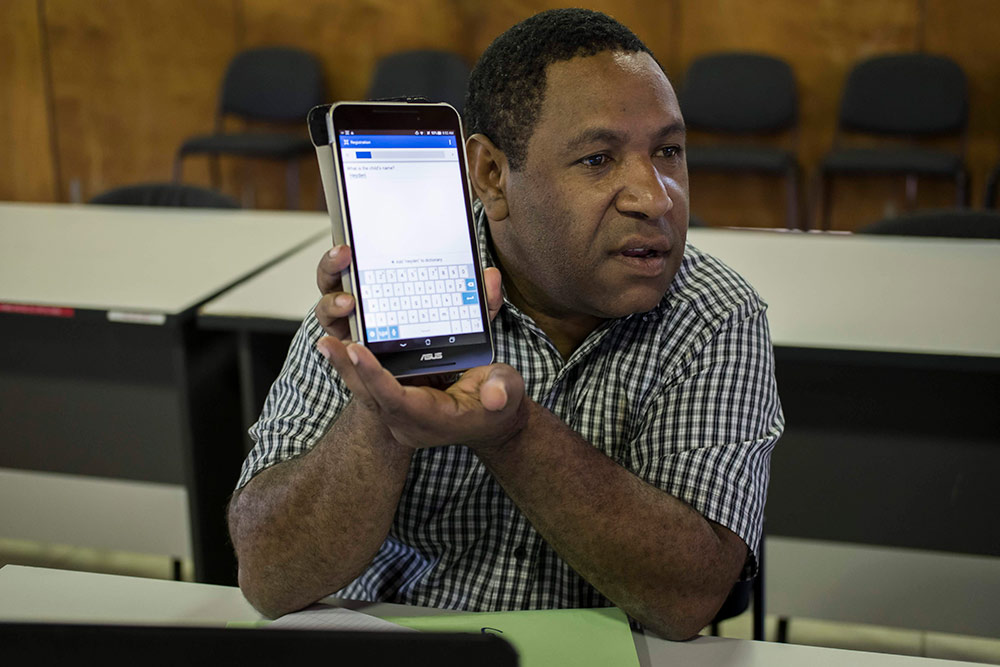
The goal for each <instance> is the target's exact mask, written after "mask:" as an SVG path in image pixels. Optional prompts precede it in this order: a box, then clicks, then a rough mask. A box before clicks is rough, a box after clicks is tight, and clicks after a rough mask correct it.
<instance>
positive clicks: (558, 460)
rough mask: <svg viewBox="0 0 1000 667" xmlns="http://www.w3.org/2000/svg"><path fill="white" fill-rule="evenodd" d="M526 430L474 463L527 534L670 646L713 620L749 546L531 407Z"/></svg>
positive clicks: (485, 451) (483, 452) (484, 451)
mask: <svg viewBox="0 0 1000 667" xmlns="http://www.w3.org/2000/svg"><path fill="white" fill-rule="evenodd" d="M528 412H529V418H528V421H527V425H526V426H525V428H524V429H523V430H522V431H521V432H520V433H518V434H517V436H515V437H514V438H512V439H511V440H510V441H508V442H507V443H506V444H505V445H504V446H503V447H497V448H493V449H481V450H479V451H478V452H477V453H478V454H479V456H480V458H481V459H482V460H483V462H484V463H485V464H486V466H487V467H488V468H489V470H490V472H492V473H493V475H494V476H495V477H496V478H497V480H498V481H499V482H500V484H501V485H502V486H503V488H504V490H505V491H506V492H507V494H508V495H509V496H510V497H511V499H512V500H513V501H514V502H515V503H516V504H517V506H518V508H520V509H521V511H522V512H524V514H525V516H526V517H527V518H528V520H529V521H530V522H531V524H532V526H534V527H535V529H536V530H537V531H538V532H539V534H540V535H541V536H542V537H543V538H544V539H545V541H546V542H548V543H549V544H550V545H551V546H552V548H553V549H555V551H556V552H557V553H558V554H559V555H560V556H561V557H562V558H563V560H565V561H566V562H567V563H568V564H569V565H570V566H571V567H572V568H573V569H574V570H576V571H577V572H578V573H579V574H580V576H582V577H583V578H584V579H586V580H587V581H588V582H590V583H591V584H592V585H593V586H594V587H595V588H597V589H598V590H599V591H600V592H601V593H603V594H604V595H605V596H606V597H607V598H608V599H610V600H612V601H613V602H614V603H615V604H616V605H618V606H619V607H621V608H622V609H624V610H625V611H626V612H628V613H629V614H630V615H631V616H632V617H634V618H636V619H637V620H639V621H640V622H642V623H643V624H644V625H645V626H646V627H648V628H650V629H652V630H653V631H654V632H656V633H657V634H660V635H662V636H664V637H666V638H668V639H688V638H690V637H693V636H694V635H696V634H697V633H698V631H699V630H701V629H702V628H703V627H705V626H706V625H707V624H708V623H709V622H711V620H712V618H713V617H714V616H715V614H716V612H717V611H718V609H719V607H720V606H721V605H722V603H723V601H724V600H725V599H726V596H727V595H728V593H729V591H730V589H731V588H732V586H733V584H734V583H735V582H736V580H737V579H738V577H739V573H740V570H741V568H742V567H743V564H744V563H745V561H746V557H747V546H746V544H744V542H743V540H741V539H740V538H739V537H738V536H737V535H736V534H735V533H733V532H732V531H730V530H728V529H727V528H725V527H723V526H720V525H719V524H714V523H711V522H709V521H707V520H706V519H705V518H704V517H702V515H701V514H699V513H698V512H696V511H695V510H694V509H692V508H691V507H690V506H689V505H688V504H686V503H684V502H683V501H681V500H678V499H677V498H675V497H674V496H672V495H670V494H668V493H666V492H664V491H662V490H661V489H658V488H656V487H654V486H652V485H651V484H649V483H647V482H645V481H643V480H642V479H640V478H638V477H636V476H635V475H633V474H632V473H631V472H629V471H628V470H626V469H625V468H623V467H622V466H620V465H619V464H617V463H616V462H615V461H613V460H611V459H610V458H608V457H607V456H605V455H604V454H603V453H601V452H600V451H599V450H598V449H596V448H595V447H593V446H592V445H590V443H588V442H586V441H585V440H583V438H581V437H580V436H579V435H578V434H577V433H575V432H574V431H572V430H571V429H570V428H569V427H568V426H566V425H565V424H563V423H562V422H561V421H560V420H559V419H558V418H557V417H555V416H554V415H553V414H552V413H551V412H549V411H548V410H545V409H544V408H542V407H541V406H539V405H538V404H535V403H531V407H530V409H529V411H528Z"/></svg>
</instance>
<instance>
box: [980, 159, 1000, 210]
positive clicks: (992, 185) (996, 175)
mask: <svg viewBox="0 0 1000 667" xmlns="http://www.w3.org/2000/svg"><path fill="white" fill-rule="evenodd" d="M998 189H1000V165H998V166H997V167H996V168H995V169H994V170H993V171H991V172H990V177H989V180H987V181H986V195H985V197H984V199H983V208H996V207H997V194H998V193H997V190H998Z"/></svg>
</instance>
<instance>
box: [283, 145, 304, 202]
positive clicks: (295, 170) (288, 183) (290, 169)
mask: <svg viewBox="0 0 1000 667" xmlns="http://www.w3.org/2000/svg"><path fill="white" fill-rule="evenodd" d="M300 203H301V202H300V201H299V159H298V158H292V159H291V160H289V161H288V166H287V167H286V170H285V207H286V208H288V209H290V210H293V211H294V210H297V209H298V208H299V204H300Z"/></svg>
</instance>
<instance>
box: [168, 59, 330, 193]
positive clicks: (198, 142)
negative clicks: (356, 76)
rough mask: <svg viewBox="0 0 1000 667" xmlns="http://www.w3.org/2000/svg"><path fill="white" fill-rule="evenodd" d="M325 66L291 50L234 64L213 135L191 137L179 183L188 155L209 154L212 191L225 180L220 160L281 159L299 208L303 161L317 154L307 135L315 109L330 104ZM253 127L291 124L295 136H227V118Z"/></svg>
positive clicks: (177, 164)
mask: <svg viewBox="0 0 1000 667" xmlns="http://www.w3.org/2000/svg"><path fill="white" fill-rule="evenodd" d="M325 96H326V93H325V88H324V84H323V68H322V66H321V65H320V63H319V61H318V60H317V59H316V58H315V56H313V55H312V54H310V53H307V52H305V51H301V50H299V49H293V48H287V47H267V48H257V49H250V50H247V51H243V52H242V53H239V54H238V55H237V56H236V57H235V58H233V60H232V61H231V62H230V63H229V67H228V68H227V69H226V74H225V76H224V78H223V81H222V87H221V91H220V94H219V105H218V109H217V112H216V115H215V131H214V132H213V133H212V134H206V135H199V136H195V137H191V138H189V139H187V140H185V141H184V143H183V144H181V147H180V148H179V149H178V151H177V156H176V158H175V160H174V181H175V182H180V180H181V170H182V168H183V161H184V158H185V157H188V156H190V155H208V156H209V158H210V170H211V178H212V187H214V188H218V187H219V181H220V174H219V163H218V157H219V156H220V155H232V156H238V157H245V158H263V159H268V160H279V161H283V162H285V164H286V183H285V199H286V204H287V206H288V207H289V208H297V206H298V198H299V159H300V158H302V157H310V156H312V154H313V147H312V143H311V142H310V141H309V138H308V137H307V136H306V134H305V118H306V114H307V113H308V112H309V109H311V108H312V107H314V106H316V105H318V104H322V103H323V102H324V101H325V99H324V98H325ZM230 115H231V116H236V117H239V118H241V119H243V120H245V121H249V122H253V123H260V122H265V123H274V124H281V123H291V124H294V125H295V126H296V130H297V131H295V132H288V131H281V132H275V131H261V130H254V131H243V132H232V133H230V132H226V131H225V129H224V125H225V119H226V117H227V116H230Z"/></svg>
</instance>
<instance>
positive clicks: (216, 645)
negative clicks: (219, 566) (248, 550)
mask: <svg viewBox="0 0 1000 667" xmlns="http://www.w3.org/2000/svg"><path fill="white" fill-rule="evenodd" d="M0 662H2V663H3V664H7V665H64V664H65V665H71V664H81V663H89V664H96V665H101V667H119V666H121V667H125V666H126V665H127V666H128V667H135V665H142V666H143V667H160V666H161V665H162V666H164V667H166V666H167V665H170V666H171V667H172V666H174V665H184V666H185V667H189V666H192V667H202V666H204V667H220V666H221V665H239V666H240V667H277V666H279V665H301V666H303V667H308V666H309V665H324V666H339V665H365V666H371V667H381V666H383V665H384V666H386V667H388V666H390V665H391V666H393V667H397V666H398V665H407V666H408V667H467V666H468V665H475V666H476V667H517V665H518V658H517V654H516V652H515V651H514V649H513V648H511V646H510V644H508V643H507V642H506V641H504V640H503V639H501V638H500V637H497V636H495V635H489V634H478V635H476V634H455V633H423V632H381V631H379V632H355V631H327V630H276V629H234V628H192V627H163V626H120V625H70V624H58V623H0Z"/></svg>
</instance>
